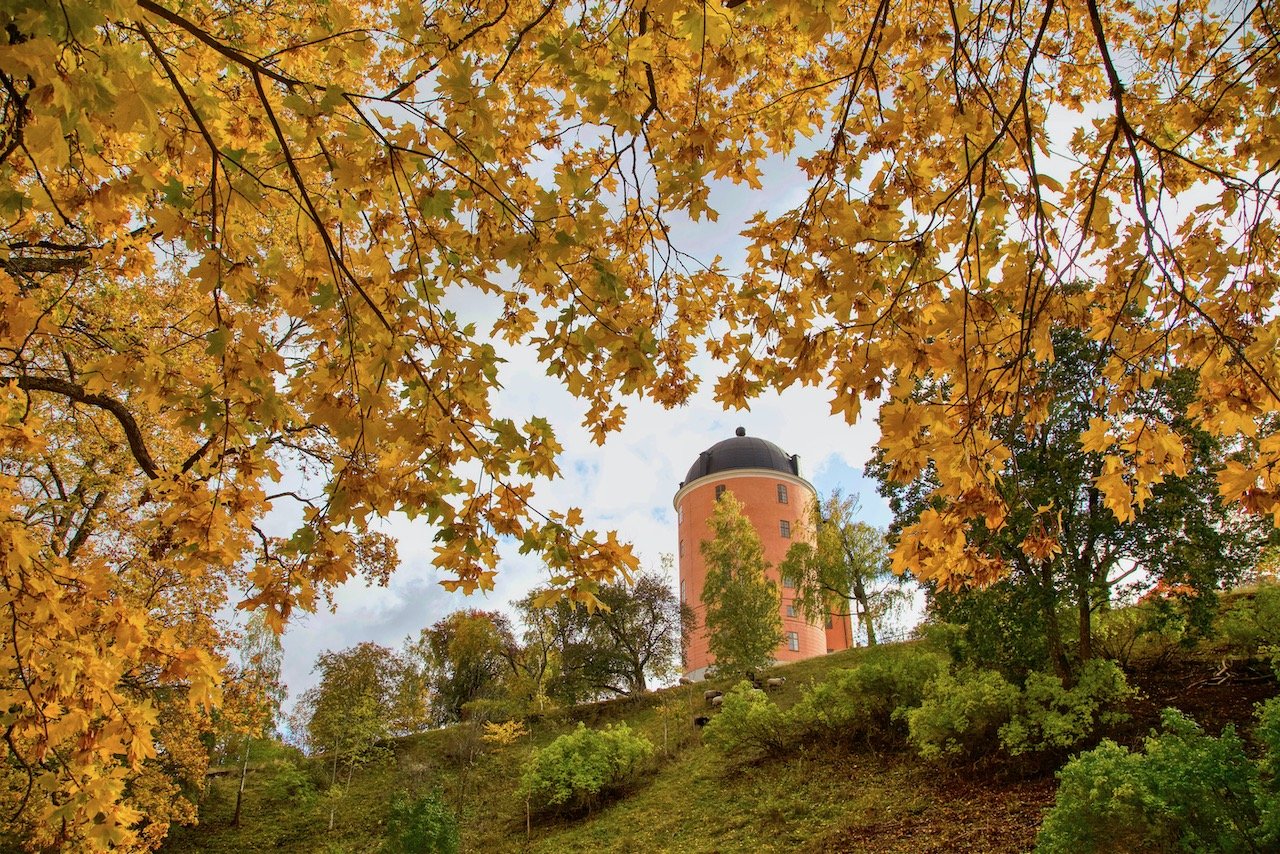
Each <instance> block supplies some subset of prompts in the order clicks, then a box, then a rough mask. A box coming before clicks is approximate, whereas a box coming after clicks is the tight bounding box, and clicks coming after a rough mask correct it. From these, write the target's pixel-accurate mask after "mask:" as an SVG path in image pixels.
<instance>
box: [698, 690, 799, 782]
mask: <svg viewBox="0 0 1280 854" xmlns="http://www.w3.org/2000/svg"><path fill="white" fill-rule="evenodd" d="M795 736H796V733H795V730H794V727H793V726H792V723H791V720H790V717H789V716H788V715H787V714H785V713H784V712H783V711H782V710H781V709H779V708H778V706H777V704H776V703H774V702H773V700H771V699H769V698H768V697H767V696H766V695H765V693H764V692H763V691H761V690H760V689H758V688H753V687H752V686H751V683H750V682H745V681H744V682H739V683H738V684H737V685H735V686H734V687H733V688H732V689H730V691H729V693H727V694H725V695H724V704H723V705H722V706H721V707H720V714H718V715H716V716H715V717H713V718H712V719H711V720H710V721H708V722H707V725H706V726H705V727H704V728H703V730H702V739H703V741H704V742H706V744H707V746H708V747H711V748H712V749H713V750H715V751H717V752H718V753H720V754H722V755H723V756H725V757H726V758H728V759H730V760H731V761H732V762H733V763H734V764H746V763H750V762H759V761H761V760H763V759H768V758H773V757H778V756H781V755H782V754H784V753H785V752H786V751H787V750H788V749H789V748H790V747H791V745H792V743H793V742H794V741H795Z"/></svg>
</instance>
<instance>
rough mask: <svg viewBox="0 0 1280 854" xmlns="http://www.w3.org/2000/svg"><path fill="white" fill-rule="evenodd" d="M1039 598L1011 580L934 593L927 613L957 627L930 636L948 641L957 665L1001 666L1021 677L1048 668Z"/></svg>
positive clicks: (1029, 588) (1042, 606) (1046, 634)
mask: <svg viewBox="0 0 1280 854" xmlns="http://www.w3.org/2000/svg"><path fill="white" fill-rule="evenodd" d="M1040 597H1041V594H1040V592H1039V591H1038V590H1036V589H1035V588H1034V586H1029V585H1022V584H1014V583H1012V582H1009V581H1001V582H997V583H996V584H993V585H991V586H990V587H988V588H986V589H984V590H963V591H960V592H951V591H946V590H939V591H936V592H935V593H934V594H933V597H932V600H931V602H930V611H931V613H932V614H933V615H934V616H935V617H936V618H937V619H939V620H941V621H943V622H945V623H951V624H955V625H956V626H958V627H959V631H955V630H948V631H945V632H934V633H933V634H935V636H938V637H937V639H938V640H940V641H943V642H944V643H945V644H946V652H947V653H948V654H949V655H950V656H951V659H952V660H953V661H955V662H956V664H957V665H958V666H963V667H974V668H988V669H991V670H999V671H1001V672H1002V673H1003V674H1004V675H1006V676H1008V677H1010V678H1014V679H1021V677H1022V676H1023V675H1024V674H1026V673H1027V672H1029V671H1032V670H1042V669H1044V668H1046V667H1048V666H1049V645H1048V638H1049V627H1048V625H1046V623H1045V617H1044V610H1045V603H1044V602H1043V601H1042V600H1041V598H1040ZM1064 616H1065V615H1064ZM927 636H928V635H927V634H926V637H927Z"/></svg>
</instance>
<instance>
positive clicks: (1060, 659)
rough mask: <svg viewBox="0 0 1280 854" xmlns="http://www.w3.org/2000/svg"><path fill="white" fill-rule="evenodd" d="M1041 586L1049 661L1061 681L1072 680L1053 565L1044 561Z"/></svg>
mask: <svg viewBox="0 0 1280 854" xmlns="http://www.w3.org/2000/svg"><path fill="white" fill-rule="evenodd" d="M1037 581H1039V586H1040V609H1041V613H1043V614H1044V627H1045V634H1047V635H1048V636H1049V637H1048V641H1049V659H1050V660H1051V661H1052V662H1053V670H1054V672H1055V673H1057V674H1058V678H1059V679H1064V680H1065V679H1070V678H1071V662H1070V661H1068V660H1067V653H1066V650H1064V649H1063V648H1062V626H1061V625H1060V624H1059V622H1058V597H1057V596H1055V595H1054V592H1053V590H1054V588H1053V563H1052V561H1043V562H1042V563H1041V564H1040V573H1039V577H1038V578H1037Z"/></svg>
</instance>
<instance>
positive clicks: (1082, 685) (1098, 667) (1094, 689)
mask: <svg viewBox="0 0 1280 854" xmlns="http://www.w3.org/2000/svg"><path fill="white" fill-rule="evenodd" d="M1134 694H1135V692H1134V690H1133V689H1132V688H1131V687H1129V683H1128V682H1127V681H1126V680H1125V678H1124V673H1123V672H1121V670H1120V668H1119V667H1117V666H1116V665H1115V664H1114V663H1113V662H1110V661H1100V660H1095V661H1089V662H1086V663H1085V664H1084V666H1082V667H1081V668H1080V673H1079V675H1078V677H1077V679H1076V683H1075V685H1073V686H1072V687H1070V688H1067V687H1066V686H1064V685H1063V683H1062V680H1061V679H1059V678H1057V677H1056V676H1053V675H1052V674H1048V673H1032V674H1029V675H1028V676H1027V681H1026V684H1025V685H1024V686H1023V688H1022V693H1021V695H1020V696H1019V698H1018V702H1017V703H1016V705H1015V708H1014V712H1013V715H1012V716H1011V718H1010V720H1009V722H1008V723H1006V724H1005V725H1004V726H1002V727H1001V728H1000V744H1001V746H1002V747H1004V749H1005V750H1007V751H1008V752H1009V753H1010V754H1011V755H1013V756H1017V755H1019V754H1023V753H1030V752H1032V751H1048V750H1070V749H1073V748H1076V747H1079V746H1080V745H1082V744H1085V743H1087V742H1088V741H1089V740H1090V739H1092V738H1095V737H1096V734H1097V733H1099V732H1101V731H1105V730H1106V729H1108V728H1110V727H1112V726H1114V725H1116V724H1119V723H1121V722H1123V721H1124V720H1127V718H1128V716H1127V715H1126V714H1125V713H1124V711H1123V710H1122V708H1121V707H1122V704H1123V703H1124V702H1125V701H1127V700H1129V699H1131V698H1132V697H1133V696H1134Z"/></svg>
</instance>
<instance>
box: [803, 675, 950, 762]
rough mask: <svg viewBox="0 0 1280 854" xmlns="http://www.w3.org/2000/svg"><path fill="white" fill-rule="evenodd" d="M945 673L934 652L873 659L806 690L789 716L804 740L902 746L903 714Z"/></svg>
mask: <svg viewBox="0 0 1280 854" xmlns="http://www.w3.org/2000/svg"><path fill="white" fill-rule="evenodd" d="M946 668H947V660H946V658H945V657H943V656H942V655H939V654H937V653H932V652H916V653H913V654H911V655H885V654H882V655H879V656H875V657H872V658H870V659H869V660H868V661H867V662H866V663H864V664H863V665H861V666H860V667H855V668H852V669H848V670H837V671H836V672H835V673H833V674H832V675H831V676H829V677H828V678H827V679H826V680H824V681H822V682H820V683H818V684H817V685H815V686H814V687H812V688H810V689H809V690H808V691H807V692H806V693H805V696H804V698H803V699H801V701H800V702H799V703H797V704H796V706H795V708H793V709H792V710H791V717H792V721H793V724H794V726H795V728H796V729H797V730H798V731H799V732H800V733H801V734H803V735H804V736H805V737H808V738H816V739H822V740H824V741H827V742H831V741H843V742H846V743H853V742H863V743H867V744H872V745H875V744H880V745H885V744H892V743H900V742H901V741H903V740H904V739H905V737H906V722H905V721H904V720H903V717H902V712H903V711H904V710H906V709H910V708H912V707H914V706H918V705H919V704H920V702H921V700H922V698H923V697H924V692H925V688H926V686H927V685H928V684H929V682H930V681H931V680H933V679H934V678H936V677H937V676H938V675H939V674H940V673H942V672H943V671H945V670H946Z"/></svg>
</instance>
